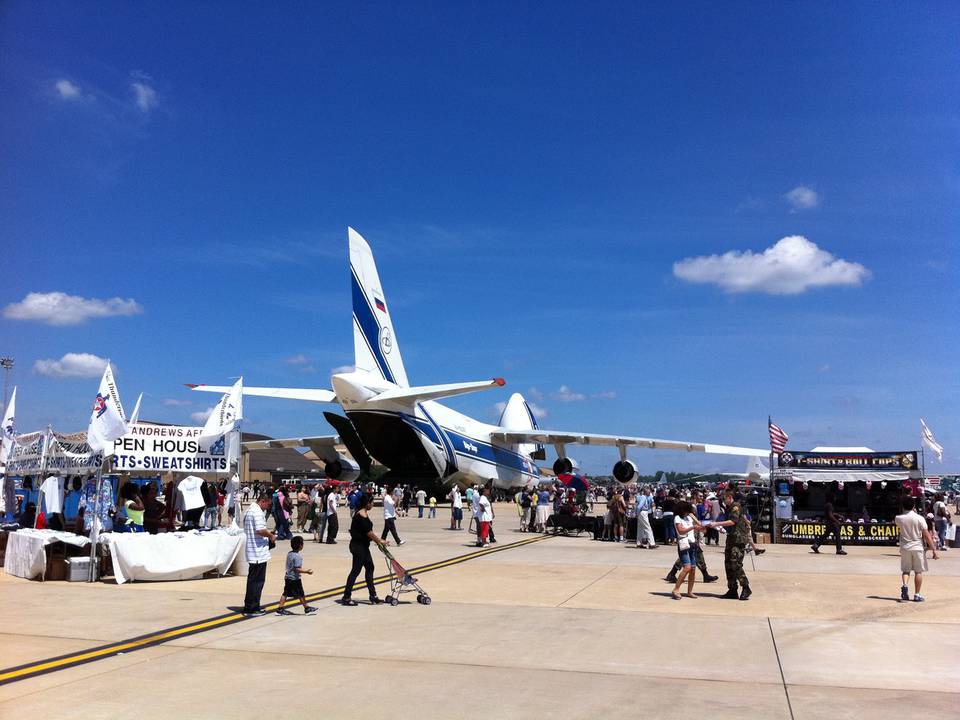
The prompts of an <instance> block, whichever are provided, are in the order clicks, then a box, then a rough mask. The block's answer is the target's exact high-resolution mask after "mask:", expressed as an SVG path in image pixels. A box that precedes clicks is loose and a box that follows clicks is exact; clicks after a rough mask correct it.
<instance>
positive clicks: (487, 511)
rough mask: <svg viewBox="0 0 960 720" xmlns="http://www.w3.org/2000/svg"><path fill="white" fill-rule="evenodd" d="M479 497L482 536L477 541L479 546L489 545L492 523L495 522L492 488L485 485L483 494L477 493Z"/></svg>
mask: <svg viewBox="0 0 960 720" xmlns="http://www.w3.org/2000/svg"><path fill="white" fill-rule="evenodd" d="M475 497H478V498H479V499H478V500H477V506H478V515H477V522H478V523H479V525H480V538H479V540H478V541H477V547H481V546H484V545H489V544H490V541H489V539H488V538H489V536H490V524H491V523H492V522H493V517H494V516H493V505H492V504H491V502H490V488H488V487H485V488H484V489H483V494H482V495H477V494H475Z"/></svg>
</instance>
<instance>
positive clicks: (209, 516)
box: [203, 505, 217, 530]
mask: <svg viewBox="0 0 960 720" xmlns="http://www.w3.org/2000/svg"><path fill="white" fill-rule="evenodd" d="M207 520H209V521H210V524H209V525H207ZM216 526H217V506H216V505H214V506H213V507H206V508H204V509H203V527H204V528H207V527H209V528H210V529H211V530H212V529H213V528H215V527H216Z"/></svg>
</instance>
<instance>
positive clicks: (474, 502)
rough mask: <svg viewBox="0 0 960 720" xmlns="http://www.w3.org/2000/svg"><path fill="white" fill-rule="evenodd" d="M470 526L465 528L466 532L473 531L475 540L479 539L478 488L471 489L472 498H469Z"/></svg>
mask: <svg viewBox="0 0 960 720" xmlns="http://www.w3.org/2000/svg"><path fill="white" fill-rule="evenodd" d="M470 505H471V507H470V513H471V514H470V524H469V526H468V527H467V532H470V531H471V530H475V531H476V533H477V538H478V539H479V538H480V490H479V489H478V488H474V489H473V496H472V497H471V498H470Z"/></svg>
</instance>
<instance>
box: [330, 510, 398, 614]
mask: <svg viewBox="0 0 960 720" xmlns="http://www.w3.org/2000/svg"><path fill="white" fill-rule="evenodd" d="M357 507H358V510H357V512H356V513H354V516H353V522H351V523H350V554H351V555H352V556H353V567H351V568H350V574H349V575H348V576H347V584H346V585H345V586H344V590H343V600H341V602H342V603H343V604H344V605H351V606H352V605H356V604H357V601H356V600H354V599H353V598H351V597H350V596H351V594H352V593H353V584H354V583H355V582H356V581H357V578H358V577H359V576H360V569H361V568H363V570H364V577H365V579H366V581H367V591H368V592H369V593H370V603H371V604H373V605H378V604H380V603H381V602H383V601H382V600H381V599H380V598H378V597H377V589H376V588H375V587H374V586H373V558H372V557H370V541H371V540H372V541H373V542H375V543H377V544H378V545H380V546H384V545H389V544H390V543H388V542H387V541H386V540H381V539H380V538H379V537H378V536H377V534H376V533H375V532H374V531H373V521H372V520H370V516H369V512H370V508H372V507H373V496H372V495H370V494H368V493H364V494H363V495H361V496H360V502H359V503H357Z"/></svg>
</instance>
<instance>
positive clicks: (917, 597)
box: [913, 593, 923, 602]
mask: <svg viewBox="0 0 960 720" xmlns="http://www.w3.org/2000/svg"><path fill="white" fill-rule="evenodd" d="M913 601H914V602H923V595H920V594H919V593H917V594H916V595H914V596H913Z"/></svg>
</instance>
